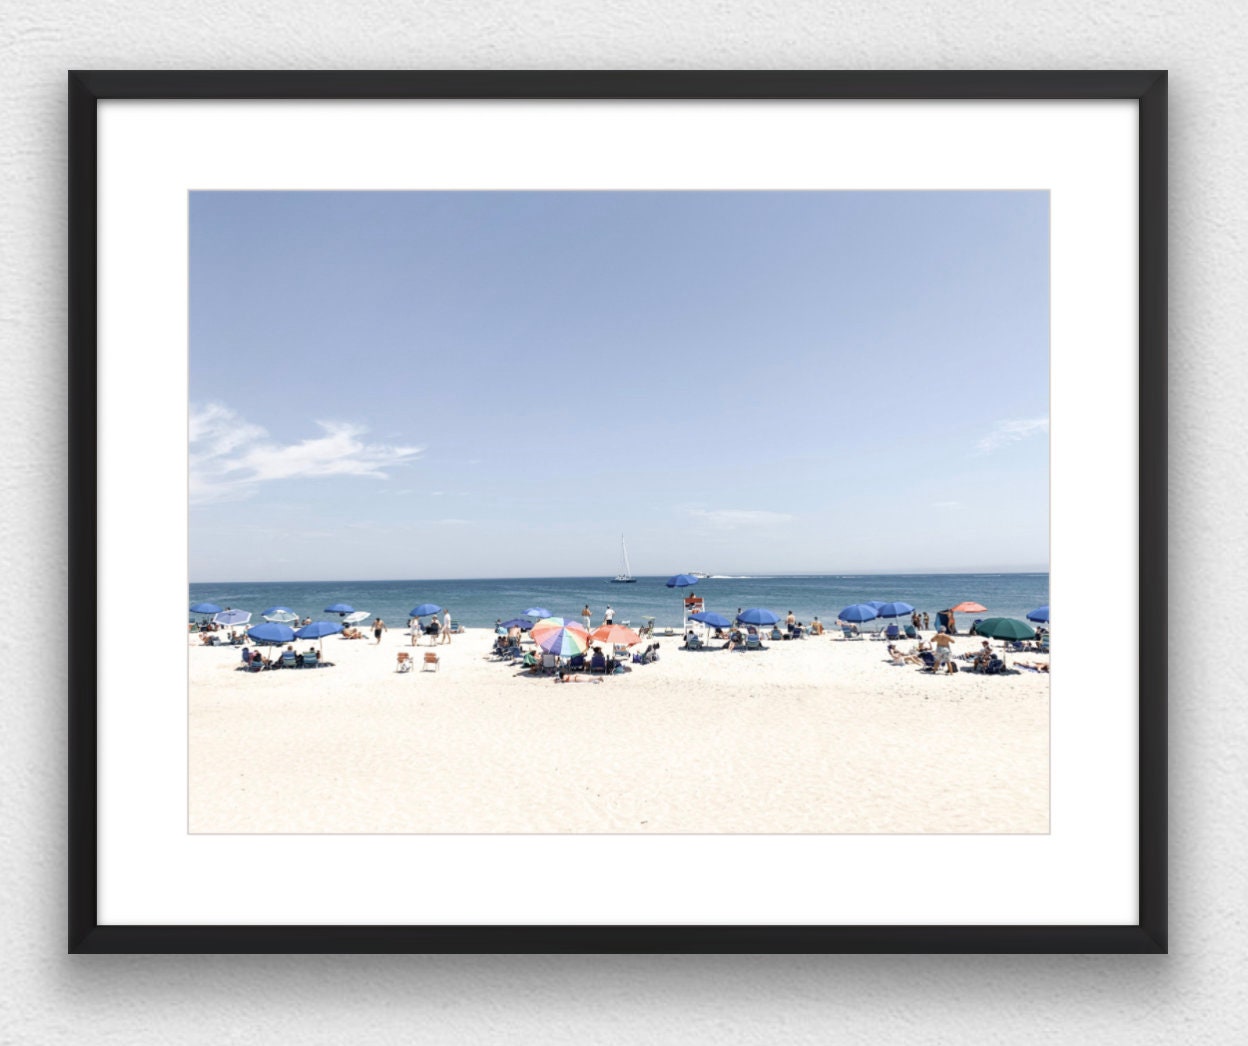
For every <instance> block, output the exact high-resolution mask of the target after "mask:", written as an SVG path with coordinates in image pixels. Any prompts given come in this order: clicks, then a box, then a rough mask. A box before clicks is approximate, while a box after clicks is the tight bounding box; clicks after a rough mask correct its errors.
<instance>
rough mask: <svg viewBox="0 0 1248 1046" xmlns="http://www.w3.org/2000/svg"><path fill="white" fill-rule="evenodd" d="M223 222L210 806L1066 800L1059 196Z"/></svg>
mask: <svg viewBox="0 0 1248 1046" xmlns="http://www.w3.org/2000/svg"><path fill="white" fill-rule="evenodd" d="M189 234H190V239H189V249H190V287H189V293H190V329H189V351H190V382H189V431H188V455H189V465H190V485H189V500H190V531H189V561H188V564H187V569H188V576H189V582H190V584H189V591H188V593H187V602H188V614H187V630H186V635H187V668H188V681H189V687H188V702H189V707H188V711H189V715H188V722H189V727H188V730H189V736H188V738H187V741H188V752H189V791H188V795H189V803H188V810H187V826H188V830H189V832H191V833H216V834H226V833H246V834H291V833H309V834H319V833H333V834H363V833H369V834H377V833H411V834H422V833H438V834H445V833H475V834H480V833H508V834H516V833H543V834H550V833H571V834H594V833H610V834H734V833H741V834H998V835H999V834H1044V833H1048V832H1049V829H1050V822H1049V805H1050V794H1049V793H1050V782H1049V754H1050V734H1049V667H1050V636H1049V606H1048V603H1049V574H1048V570H1049V299H1050V288H1049V283H1050V281H1049V260H1050V251H1049V195H1048V193H1047V192H1043V191H1035V192H1029V191H1002V192H994V191H967V192H948V191H939V192H937V191H933V192H921V191H906V192H883V191H862V192H850V191H828V192H823V191H818V192H787V191H786V192H736V191H707V192H696V191H695V192H690V191H680V192H667V191H648V192H639V191H623V192H600V191H594V192H569V191H546V192H532V191H526V192H506V191H493V192H477V191H463V192H429V191H411V192H353V191H333V192H320V191H318V192H281V191H279V192H273V191H269V192H249V191H236V192H235V191H197V192H192V193H190V194H189ZM1059 642H1060V640H1059ZM1058 670H1059V671H1060V669H1058Z"/></svg>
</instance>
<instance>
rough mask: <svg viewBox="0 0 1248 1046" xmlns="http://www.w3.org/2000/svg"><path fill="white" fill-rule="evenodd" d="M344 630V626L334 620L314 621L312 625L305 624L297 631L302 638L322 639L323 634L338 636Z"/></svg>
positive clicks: (297, 634)
mask: <svg viewBox="0 0 1248 1046" xmlns="http://www.w3.org/2000/svg"><path fill="white" fill-rule="evenodd" d="M341 631H342V626H341V625H338V624H335V623H334V622H332V621H313V622H312V624H310V625H304V626H303V628H301V629H299V631H298V632H296V633H295V635H296V636H298V637H299V638H300V639H320V638H321V637H323V636H336V635H337V634H338V633H339V632H341Z"/></svg>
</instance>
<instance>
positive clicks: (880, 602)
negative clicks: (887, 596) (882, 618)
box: [862, 599, 888, 612]
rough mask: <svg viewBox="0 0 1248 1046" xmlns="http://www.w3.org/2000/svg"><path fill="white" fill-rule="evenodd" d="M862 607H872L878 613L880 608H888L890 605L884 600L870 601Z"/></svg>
mask: <svg viewBox="0 0 1248 1046" xmlns="http://www.w3.org/2000/svg"><path fill="white" fill-rule="evenodd" d="M862 605H863V606H865V607H870V608H871V609H872V610H875V611H877V612H878V611H879V609H880V607H886V606H888V604H887V603H885V602H884V601H883V600H882V599H868V600H867V601H866V602H865V603H863V604H862Z"/></svg>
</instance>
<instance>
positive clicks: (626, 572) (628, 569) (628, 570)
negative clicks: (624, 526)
mask: <svg viewBox="0 0 1248 1046" xmlns="http://www.w3.org/2000/svg"><path fill="white" fill-rule="evenodd" d="M620 552H621V553H622V554H623V556H624V576H625V577H632V576H633V571H632V568H631V567H630V566H629V565H628V546H627V545H626V544H624V535H623V534H621V535H620Z"/></svg>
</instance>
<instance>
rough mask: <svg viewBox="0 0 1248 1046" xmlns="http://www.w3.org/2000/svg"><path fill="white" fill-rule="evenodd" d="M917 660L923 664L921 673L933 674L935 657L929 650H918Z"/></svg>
mask: <svg viewBox="0 0 1248 1046" xmlns="http://www.w3.org/2000/svg"><path fill="white" fill-rule="evenodd" d="M919 660H920V661H922V662H923V668H922V669H921V671H923V672H935V671H936V655H935V654H933V653H932V652H931V651H930V650H920V651H919Z"/></svg>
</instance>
